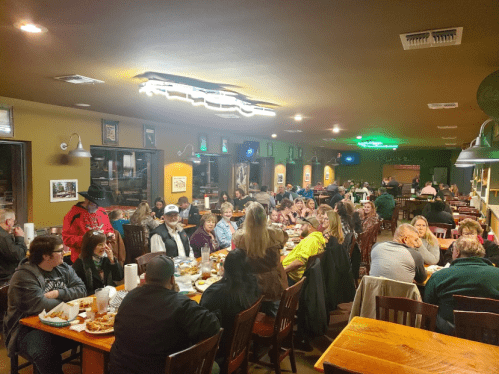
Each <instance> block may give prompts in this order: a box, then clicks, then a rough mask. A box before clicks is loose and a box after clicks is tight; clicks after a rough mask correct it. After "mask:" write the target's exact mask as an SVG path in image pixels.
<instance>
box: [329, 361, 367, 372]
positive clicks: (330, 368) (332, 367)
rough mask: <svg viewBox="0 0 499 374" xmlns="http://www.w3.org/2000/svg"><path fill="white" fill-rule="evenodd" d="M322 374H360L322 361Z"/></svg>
mask: <svg viewBox="0 0 499 374" xmlns="http://www.w3.org/2000/svg"><path fill="white" fill-rule="evenodd" d="M323 365H324V374H362V373H360V372H358V371H352V370H348V369H345V368H342V367H339V366H338V365H335V364H332V363H330V362H327V361H324V364H323Z"/></svg>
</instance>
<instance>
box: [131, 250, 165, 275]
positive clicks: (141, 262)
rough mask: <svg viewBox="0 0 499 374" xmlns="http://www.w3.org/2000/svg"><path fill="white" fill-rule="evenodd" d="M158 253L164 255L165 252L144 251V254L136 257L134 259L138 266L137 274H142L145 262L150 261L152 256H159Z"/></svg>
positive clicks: (144, 269)
mask: <svg viewBox="0 0 499 374" xmlns="http://www.w3.org/2000/svg"><path fill="white" fill-rule="evenodd" d="M160 255H166V252H152V253H146V254H145V255H142V256H140V257H137V258H136V259H135V261H136V262H137V265H138V268H139V275H141V274H143V273H145V272H146V268H147V263H148V262H149V261H151V260H152V259H153V258H154V257H156V256H160Z"/></svg>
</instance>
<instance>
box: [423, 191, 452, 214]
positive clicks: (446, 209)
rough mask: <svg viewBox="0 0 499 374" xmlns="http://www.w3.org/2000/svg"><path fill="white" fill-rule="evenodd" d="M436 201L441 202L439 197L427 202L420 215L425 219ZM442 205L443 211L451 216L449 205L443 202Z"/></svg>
mask: <svg viewBox="0 0 499 374" xmlns="http://www.w3.org/2000/svg"><path fill="white" fill-rule="evenodd" d="M437 201H443V200H442V199H441V198H440V197H438V196H437V197H436V198H435V201H433V202H429V203H428V204H426V205H425V206H424V208H423V211H422V212H421V215H422V216H425V217H426V216H427V215H428V214H429V213H430V211H431V206H432V205H433V204H435V202H437ZM444 204H445V208H444V211H445V212H447V213H450V214H452V208H451V207H450V205H449V204H447V203H446V202H445V201H444Z"/></svg>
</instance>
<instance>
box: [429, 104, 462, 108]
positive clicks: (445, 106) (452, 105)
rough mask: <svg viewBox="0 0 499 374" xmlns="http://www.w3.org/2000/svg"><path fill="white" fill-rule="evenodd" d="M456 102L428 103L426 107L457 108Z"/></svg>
mask: <svg viewBox="0 0 499 374" xmlns="http://www.w3.org/2000/svg"><path fill="white" fill-rule="evenodd" d="M457 107H458V104H457V103H430V104H428V108H430V109H454V108H457Z"/></svg>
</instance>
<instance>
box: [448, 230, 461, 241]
mask: <svg viewBox="0 0 499 374" xmlns="http://www.w3.org/2000/svg"><path fill="white" fill-rule="evenodd" d="M450 235H451V237H452V239H458V238H459V237H460V236H461V234H460V233H459V230H458V229H452V230H451V233H450Z"/></svg>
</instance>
